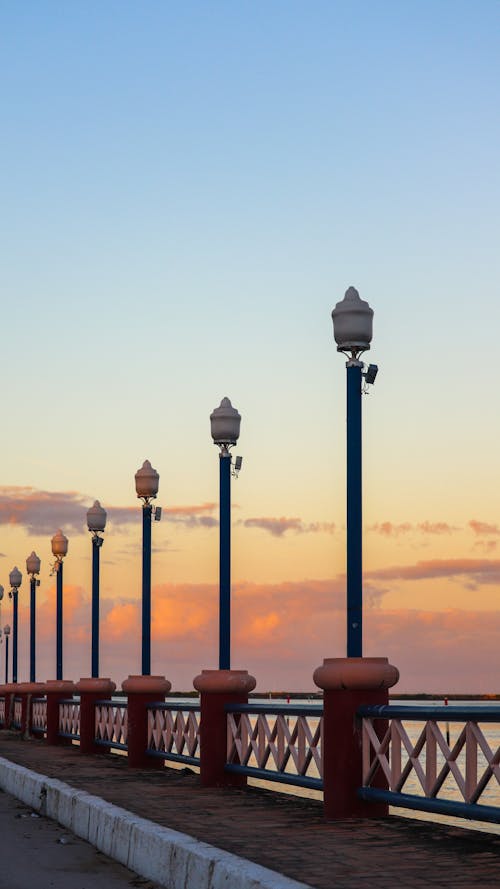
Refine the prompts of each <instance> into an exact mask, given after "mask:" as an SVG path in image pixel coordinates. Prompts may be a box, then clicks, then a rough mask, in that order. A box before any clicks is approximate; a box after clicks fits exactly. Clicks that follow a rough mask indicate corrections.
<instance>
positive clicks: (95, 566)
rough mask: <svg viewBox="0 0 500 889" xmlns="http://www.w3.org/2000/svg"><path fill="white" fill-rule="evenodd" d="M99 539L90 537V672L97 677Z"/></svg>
mask: <svg viewBox="0 0 500 889" xmlns="http://www.w3.org/2000/svg"><path fill="white" fill-rule="evenodd" d="M99 549H100V544H99V537H92V672H91V675H92V677H93V678H95V677H97V676H99Z"/></svg>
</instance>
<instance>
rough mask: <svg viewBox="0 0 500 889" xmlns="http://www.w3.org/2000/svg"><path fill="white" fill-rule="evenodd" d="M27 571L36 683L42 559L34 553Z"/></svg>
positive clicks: (32, 661) (32, 680)
mask: <svg viewBox="0 0 500 889" xmlns="http://www.w3.org/2000/svg"><path fill="white" fill-rule="evenodd" d="M26 571H27V573H28V574H29V576H30V682H35V673H36V666H35V661H36V588H37V586H39V585H40V581H39V580H37V577H36V575H37V574H40V559H39V558H38V556H37V554H36V553H35V552H34V551H33V552H32V553H31V555H30V556H28V558H27V559H26Z"/></svg>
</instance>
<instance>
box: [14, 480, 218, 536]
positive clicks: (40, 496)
mask: <svg viewBox="0 0 500 889" xmlns="http://www.w3.org/2000/svg"><path fill="white" fill-rule="evenodd" d="M92 502H93V501H92V498H90V497H88V496H86V495H84V494H81V493H79V492H77V491H40V490H38V489H36V488H31V487H15V486H3V487H0V525H19V526H22V527H23V528H24V529H25V530H26V531H27V533H28V534H30V535H37V534H53V533H54V532H55V531H56V530H57V528H63V529H64V531H65V532H66V533H68V532H69V533H72V534H81V533H83V532H84V531H85V530H86V527H87V509H88V508H89V506H91V504H92ZM102 505H103V506H104V508H105V509H106V512H107V517H108V521H109V522H110V524H111V525H114V526H115V527H118V528H119V527H123V526H126V525H130V524H137V523H138V521H139V520H140V514H139V504H138V505H137V506H108V505H107V504H105V503H103V504H102ZM215 507H216V504H215V503H201V504H195V505H193V506H170V507H164V508H163V515H164V516H165V518H166V519H167V520H168V521H169V522H173V523H174V524H178V525H183V526H184V527H186V528H213V527H216V526H217V525H218V519H217V518H215V517H214V516H213V515H212V513H213V511H214V510H215Z"/></svg>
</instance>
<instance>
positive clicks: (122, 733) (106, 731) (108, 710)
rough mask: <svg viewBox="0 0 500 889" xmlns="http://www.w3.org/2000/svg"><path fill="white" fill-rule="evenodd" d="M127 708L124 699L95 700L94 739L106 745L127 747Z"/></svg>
mask: <svg viewBox="0 0 500 889" xmlns="http://www.w3.org/2000/svg"><path fill="white" fill-rule="evenodd" d="M127 730H128V710H127V702H126V701H123V702H122V701H120V702H116V701H97V703H96V708H95V741H96V744H104V745H106V747H116V748H117V749H118V750H126V749H127Z"/></svg>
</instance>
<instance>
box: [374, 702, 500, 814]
mask: <svg viewBox="0 0 500 889" xmlns="http://www.w3.org/2000/svg"><path fill="white" fill-rule="evenodd" d="M357 716H358V717H359V719H360V720H365V721H371V720H377V719H382V720H388V721H389V730H388V731H387V732H385V734H384V737H383V738H382V737H380V739H379V738H377V736H376V734H375V733H373V732H372V733H371V734H370V733H369V732H368V731H365V729H363V745H364V750H365V765H366V766H367V768H368V770H367V772H366V773H365V775H364V778H363V786H362V787H361V788H359V790H358V796H359V797H360V798H361V799H363V800H366V801H372V802H387V803H389V804H390V805H392V806H396V807H401V808H408V809H413V810H415V811H422V812H430V813H434V814H439V815H447V816H454V817H458V818H465V819H469V820H476V821H484V822H489V823H495V824H498V823H500V806H494V805H485V804H483V803H478V802H477V800H478V799H479V798H480V796H481V795H482V794H483V792H484V791H485V790H486V788H487V787H488V785H489V783H490V781H495V780H496V781H497V783H499V784H500V769H499V763H500V746H499V747H498V748H497V750H491V748H490V746H489V743H488V741H487V740H486V738H485V737H484V735H483V733H482V731H481V728H480V726H481V723H487V724H489V725H491V724H498V725H499V726H500V704H498V705H497V704H470V705H467V704H460V705H453V704H451V705H450V704H449V705H435V706H429V705H424V706H420V705H397V704H396V705H392V704H389V705H386V706H362V707H360V708H359V709H358V711H357ZM392 720H394V721H395V722H394V725H393V730H392V732H391V725H392V723H391V721H392ZM404 721H407V722H413V723H415V722H419V723H424V726H423V728H422V729H421V730H420V733H419V736H418V738H417V740H416V741H415V742H413V741H412V742H410V747H411V745H412V744H413V749H410V750H408V735H407V733H406V734H405V735H403V733H401V732H400V730H399V725H400V724H402V723H403V722H404ZM443 723H444V724H446V726H447V728H448V726H449V725H450V724H457V723H462V724H463V727H462V728H461V730H460V732H459V733H458V736H457V737H456V739H455V740H454V742H452V744H451V746H450V742H449V736H448V731H446V737H445V735H444V734H443V732H442V729H441V728H440V725H442V724H443ZM381 734H382V733H381ZM392 744H396V750H393V749H392V746H391V745H392ZM375 748H377V749H375ZM398 748H399V749H398ZM402 750H403V751H404V754H405V756H406V762H405V763H404V765H403V762H402V758H401V751H402ZM423 751H425V754H426V755H425V763H424V762H420V760H419V756H420V754H421V753H422V752H423ZM459 757H461V760H459ZM412 758H413V762H412ZM416 763H418V770H419V774H418V775H417V777H418V782H419V783H420V786H421V788H422V791H423V792H422V795H419V794H418V793H417V794H415V793H406V792H403V786H404V784H405V782H406V780H407V778H408V776H409V775H410V774H411V773H412V771H413V772H414V773H415V774H417V767H416V765H415V764H416ZM380 769H382V771H383V772H385V777H386V780H387V785H388V789H383V788H380V787H371V786H370V780H371V777H373V776H374V775H375V773H376V772H378V773H379V772H380ZM449 776H451V778H452V780H454V781H455V782H456V791H455V792H456V795H458V796H460V795H462V796H463V798H464V801H461V800H456V799H450V798H443V797H442V796H441V797H438V796H437V794H438V793H439V792H440V791H441V789H442V787H443V784H444V782H445V780H446V779H447V778H448V777H449ZM454 790H455V788H454Z"/></svg>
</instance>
